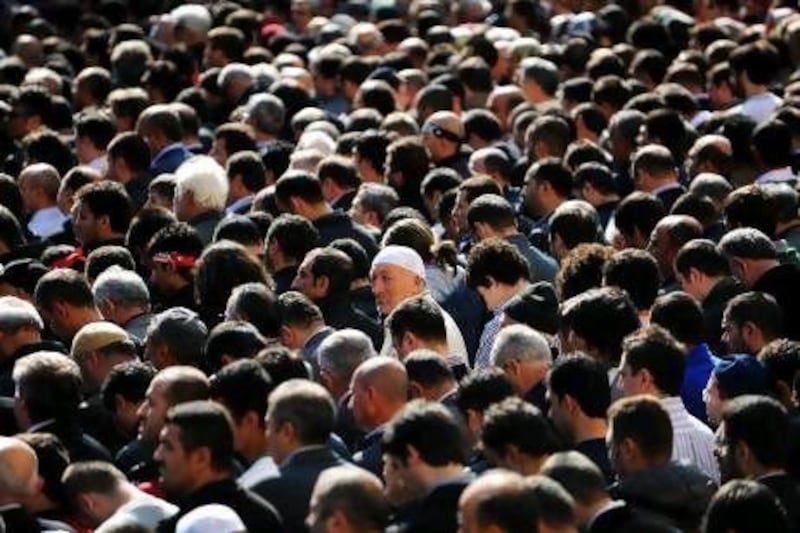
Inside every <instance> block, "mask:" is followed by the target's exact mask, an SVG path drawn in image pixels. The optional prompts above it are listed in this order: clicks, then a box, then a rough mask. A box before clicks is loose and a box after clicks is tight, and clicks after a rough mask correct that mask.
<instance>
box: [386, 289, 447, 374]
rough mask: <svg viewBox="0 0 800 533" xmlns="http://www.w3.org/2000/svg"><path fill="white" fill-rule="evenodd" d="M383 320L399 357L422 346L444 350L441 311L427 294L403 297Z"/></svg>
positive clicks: (445, 332)
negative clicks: (405, 298)
mask: <svg viewBox="0 0 800 533" xmlns="http://www.w3.org/2000/svg"><path fill="white" fill-rule="evenodd" d="M386 323H387V324H388V327H389V332H390V333H391V335H392V344H393V345H394V347H395V349H396V350H397V353H398V355H399V357H400V359H405V357H406V356H407V355H408V354H409V353H411V352H413V351H414V350H418V349H421V348H427V349H430V350H433V351H439V352H442V353H443V354H446V352H447V328H446V325H445V321H444V313H443V311H442V309H441V307H439V304H437V303H436V302H435V301H434V300H433V299H432V298H430V297H428V296H414V297H412V298H408V299H407V300H404V301H403V302H402V303H400V305H398V306H397V307H396V308H395V309H394V311H392V313H391V314H390V315H389V316H388V317H387V319H386Z"/></svg>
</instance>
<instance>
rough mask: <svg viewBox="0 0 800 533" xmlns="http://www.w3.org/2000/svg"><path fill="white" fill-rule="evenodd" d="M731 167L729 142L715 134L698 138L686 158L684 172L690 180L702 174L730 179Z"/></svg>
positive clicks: (731, 154)
mask: <svg viewBox="0 0 800 533" xmlns="http://www.w3.org/2000/svg"><path fill="white" fill-rule="evenodd" d="M732 166H733V146H732V145H731V141H730V140H729V139H728V138H727V137H725V136H724V135H719V134H715V133H714V134H708V135H703V136H701V137H698V139H697V140H696V141H695V142H694V144H693V145H692V147H691V148H689V153H688V154H687V156H686V172H687V174H688V177H689V178H691V179H694V178H696V177H697V176H698V175H700V174H704V173H707V174H717V175H719V176H729V177H732V176H731V169H732Z"/></svg>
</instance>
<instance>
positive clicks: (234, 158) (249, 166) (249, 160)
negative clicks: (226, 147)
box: [226, 150, 267, 193]
mask: <svg viewBox="0 0 800 533" xmlns="http://www.w3.org/2000/svg"><path fill="white" fill-rule="evenodd" d="M226 171H227V173H228V178H233V177H234V176H241V178H242V185H244V186H245V187H246V188H247V190H248V191H250V192H253V193H255V192H258V191H260V190H261V189H263V188H264V186H265V185H266V184H267V178H266V169H265V168H264V163H263V162H262V161H261V156H260V155H258V153H256V152H252V151H249V150H243V151H241V152H236V153H235V154H233V155H231V156H230V157H229V158H228V162H227V166H226Z"/></svg>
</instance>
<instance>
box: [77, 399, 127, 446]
mask: <svg viewBox="0 0 800 533" xmlns="http://www.w3.org/2000/svg"><path fill="white" fill-rule="evenodd" d="M79 416H80V419H81V427H84V428H86V433H87V434H88V435H89V436H91V437H92V438H94V439H96V440H97V442H100V443H102V445H103V446H105V447H106V448H107V449H108V450H109V451H110V452H111V453H112V454H115V453H116V452H117V451H119V450H120V449H121V448H122V447H123V446H125V444H126V443H127V442H128V438H127V437H126V436H125V435H123V434H122V433H120V432H119V430H118V429H117V426H116V424H114V418H113V416H112V414H111V413H110V412H109V411H108V410H107V409H106V408H105V406H104V405H103V396H102V394H100V393H99V392H98V393H97V394H93V395H92V396H90V397H88V398H87V399H86V400H85V401H84V402H82V403H81V405H80V408H79Z"/></svg>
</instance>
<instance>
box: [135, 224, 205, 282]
mask: <svg viewBox="0 0 800 533" xmlns="http://www.w3.org/2000/svg"><path fill="white" fill-rule="evenodd" d="M161 253H177V254H181V255H186V256H189V257H194V258H198V257H200V254H201V253H203V241H201V240H200V237H199V235H198V234H197V230H195V229H194V228H193V227H192V226H190V225H189V224H186V223H185V222H179V223H177V224H171V225H169V226H166V227H165V228H162V229H160V230H158V232H156V234H155V235H153V238H152V239H150V244H149V245H148V247H147V255H148V257H150V258H151V259H152V258H153V256H155V255H156V254H161ZM178 273H180V274H181V275H182V276H183V277H184V278H185V279H187V280H191V279H192V278H193V270H192V268H191V267H186V268H179V269H178Z"/></svg>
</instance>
